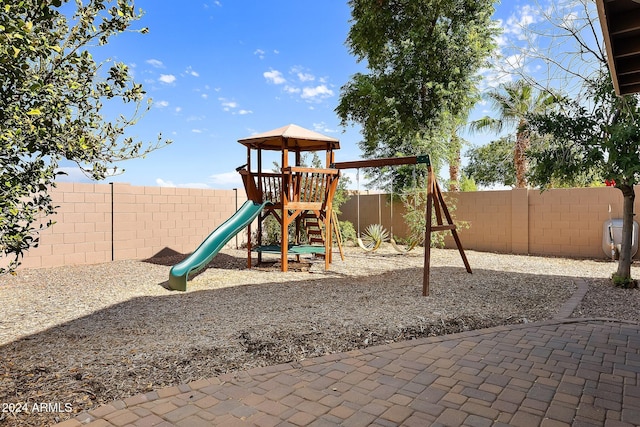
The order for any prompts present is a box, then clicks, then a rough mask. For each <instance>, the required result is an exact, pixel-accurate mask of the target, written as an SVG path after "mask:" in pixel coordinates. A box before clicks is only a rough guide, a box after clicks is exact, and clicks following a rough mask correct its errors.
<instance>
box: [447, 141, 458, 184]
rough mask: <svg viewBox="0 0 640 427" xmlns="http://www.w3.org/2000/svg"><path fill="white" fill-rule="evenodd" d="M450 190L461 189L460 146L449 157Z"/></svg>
mask: <svg viewBox="0 0 640 427" xmlns="http://www.w3.org/2000/svg"><path fill="white" fill-rule="evenodd" d="M449 191H460V148H458V149H457V150H456V152H455V154H454V155H453V156H451V158H450V159H449Z"/></svg>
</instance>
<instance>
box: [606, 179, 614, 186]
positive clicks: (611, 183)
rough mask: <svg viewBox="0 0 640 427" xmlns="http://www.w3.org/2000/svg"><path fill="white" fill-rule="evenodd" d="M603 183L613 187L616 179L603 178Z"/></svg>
mask: <svg viewBox="0 0 640 427" xmlns="http://www.w3.org/2000/svg"><path fill="white" fill-rule="evenodd" d="M604 185H606V186H607V187H615V186H616V180H615V179H605V180H604Z"/></svg>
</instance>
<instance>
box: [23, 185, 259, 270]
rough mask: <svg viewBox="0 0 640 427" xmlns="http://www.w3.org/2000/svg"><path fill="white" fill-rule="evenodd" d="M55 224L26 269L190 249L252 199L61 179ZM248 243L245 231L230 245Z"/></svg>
mask: <svg viewBox="0 0 640 427" xmlns="http://www.w3.org/2000/svg"><path fill="white" fill-rule="evenodd" d="M51 196H52V199H53V205H54V206H58V209H57V214H56V215H53V216H52V217H51V219H52V220H53V221H55V224H54V225H52V226H51V227H50V228H48V229H46V230H44V231H43V232H42V233H41V234H40V244H39V245H38V247H37V248H33V249H30V250H29V252H28V253H27V254H26V255H25V257H24V259H23V262H22V267H21V268H30V267H56V266H61V265H73V264H96V263H101V262H108V261H112V260H123V259H146V258H150V257H153V256H156V255H158V254H162V253H173V252H174V251H175V252H179V253H190V252H192V251H193V250H194V249H195V248H196V247H197V246H198V245H199V244H200V243H201V242H202V241H203V240H204V238H205V237H207V236H208V235H209V233H210V232H211V231H212V230H213V229H215V228H216V227H217V226H218V225H220V224H222V223H223V222H224V221H225V220H226V219H227V218H229V217H230V216H231V215H233V213H234V212H235V211H236V209H237V207H239V206H241V205H242V203H244V202H245V201H246V200H247V199H246V196H245V194H244V190H239V191H238V190H206V189H193V188H168V187H137V186H131V185H129V184H121V183H113V184H78V183H65V182H62V183H58V184H57V187H56V188H54V189H52V190H51ZM236 242H237V243H238V245H242V244H244V243H245V242H246V235H245V234H244V233H241V235H239V236H238V238H237V239H231V241H230V242H229V245H235V244H236Z"/></svg>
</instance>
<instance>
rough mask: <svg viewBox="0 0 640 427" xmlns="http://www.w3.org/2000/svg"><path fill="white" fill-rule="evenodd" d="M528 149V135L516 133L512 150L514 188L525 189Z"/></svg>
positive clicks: (523, 132)
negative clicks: (514, 172)
mask: <svg viewBox="0 0 640 427" xmlns="http://www.w3.org/2000/svg"><path fill="white" fill-rule="evenodd" d="M521 126H522V125H521ZM528 149H529V133H528V132H526V131H518V132H517V133H516V146H515V147H514V150H513V164H514V166H515V168H516V188H527V169H528V167H529V164H528V162H527V157H526V152H527V150H528Z"/></svg>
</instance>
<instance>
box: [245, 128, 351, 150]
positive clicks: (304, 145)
mask: <svg viewBox="0 0 640 427" xmlns="http://www.w3.org/2000/svg"><path fill="white" fill-rule="evenodd" d="M238 142H239V143H240V144H242V145H244V146H245V147H248V148H250V149H261V150H275V151H280V150H284V149H287V150H292V151H322V150H326V151H332V150H338V149H339V148H340V141H339V140H337V139H336V138H331V137H329V136H326V135H322V134H321V133H318V132H314V131H312V130H309V129H305V128H303V127H300V126H297V125H293V124H291V125H287V126H283V127H281V128H278V129H273V130H270V131H267V132H263V133H259V134H257V135H252V136H249V137H247V138H242V139H239V140H238Z"/></svg>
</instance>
